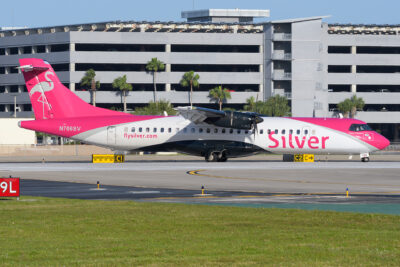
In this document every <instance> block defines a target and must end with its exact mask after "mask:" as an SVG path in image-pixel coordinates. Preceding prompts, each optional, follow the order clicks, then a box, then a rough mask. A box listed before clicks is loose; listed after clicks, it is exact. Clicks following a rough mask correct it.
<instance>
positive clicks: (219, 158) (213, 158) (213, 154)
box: [205, 151, 228, 162]
mask: <svg viewBox="0 0 400 267" xmlns="http://www.w3.org/2000/svg"><path fill="white" fill-rule="evenodd" d="M205 159H206V161H207V162H225V161H227V160H228V158H227V157H226V154H225V152H223V151H222V152H219V151H209V152H207V154H206V156H205Z"/></svg>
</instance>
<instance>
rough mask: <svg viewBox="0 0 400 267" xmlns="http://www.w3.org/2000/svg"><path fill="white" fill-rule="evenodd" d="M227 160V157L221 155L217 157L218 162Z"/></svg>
mask: <svg viewBox="0 0 400 267" xmlns="http://www.w3.org/2000/svg"><path fill="white" fill-rule="evenodd" d="M227 160H228V158H227V157H225V156H222V157H220V158H219V159H218V162H226V161H227Z"/></svg>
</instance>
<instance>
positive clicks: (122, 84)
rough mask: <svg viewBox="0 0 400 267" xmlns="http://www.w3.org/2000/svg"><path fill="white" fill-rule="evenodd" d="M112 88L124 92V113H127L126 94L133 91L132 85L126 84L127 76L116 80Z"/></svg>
mask: <svg viewBox="0 0 400 267" xmlns="http://www.w3.org/2000/svg"><path fill="white" fill-rule="evenodd" d="M112 87H113V88H116V89H119V90H121V91H122V95H123V97H124V112H126V92H127V91H132V84H129V83H127V82H126V75H124V76H121V77H118V78H116V79H115V80H114V81H113V83H112Z"/></svg>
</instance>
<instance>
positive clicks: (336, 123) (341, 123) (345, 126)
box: [288, 118, 366, 134]
mask: <svg viewBox="0 0 400 267" xmlns="http://www.w3.org/2000/svg"><path fill="white" fill-rule="evenodd" d="M288 119H293V120H298V121H303V122H307V123H311V124H315V125H319V126H322V127H326V128H329V129H333V130H336V131H340V132H344V133H347V134H348V133H349V128H350V126H351V125H352V124H366V123H365V122H363V121H360V120H356V119H345V118H343V119H339V118H288Z"/></svg>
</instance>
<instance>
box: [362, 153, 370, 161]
mask: <svg viewBox="0 0 400 267" xmlns="http://www.w3.org/2000/svg"><path fill="white" fill-rule="evenodd" d="M360 158H361V161H362V162H368V161H369V153H362V154H360Z"/></svg>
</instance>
